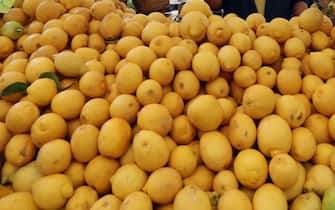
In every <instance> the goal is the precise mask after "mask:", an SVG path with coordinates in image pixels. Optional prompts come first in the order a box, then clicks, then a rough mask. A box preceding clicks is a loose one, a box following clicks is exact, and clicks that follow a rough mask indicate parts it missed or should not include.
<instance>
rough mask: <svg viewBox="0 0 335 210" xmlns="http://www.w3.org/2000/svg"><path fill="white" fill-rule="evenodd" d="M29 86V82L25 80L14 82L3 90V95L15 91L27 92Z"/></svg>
mask: <svg viewBox="0 0 335 210" xmlns="http://www.w3.org/2000/svg"><path fill="white" fill-rule="evenodd" d="M28 87H29V84H27V83H24V82H14V83H13V84H10V85H9V86H7V87H6V88H5V89H4V90H3V91H2V92H1V96H9V95H12V94H14V93H25V92H26V90H27V88H28Z"/></svg>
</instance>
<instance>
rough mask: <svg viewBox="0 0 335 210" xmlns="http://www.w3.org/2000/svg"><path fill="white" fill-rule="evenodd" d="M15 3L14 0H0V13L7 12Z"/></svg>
mask: <svg viewBox="0 0 335 210" xmlns="http://www.w3.org/2000/svg"><path fill="white" fill-rule="evenodd" d="M14 4H15V0H0V13H7V12H8V11H9V10H10V9H11V8H12V6H13V5H14Z"/></svg>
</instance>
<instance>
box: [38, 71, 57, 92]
mask: <svg viewBox="0 0 335 210" xmlns="http://www.w3.org/2000/svg"><path fill="white" fill-rule="evenodd" d="M40 78H48V79H52V80H53V81H54V82H55V83H56V85H57V89H58V91H61V90H62V85H61V83H60V81H59V79H58V77H57V75H56V74H55V73H54V72H44V73H42V74H41V75H40Z"/></svg>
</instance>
